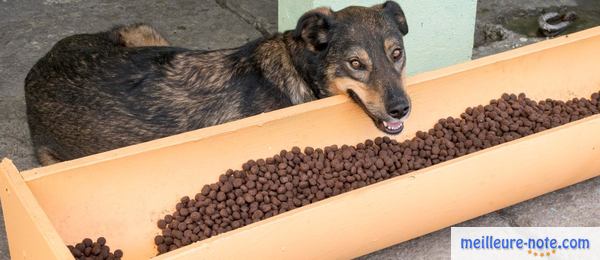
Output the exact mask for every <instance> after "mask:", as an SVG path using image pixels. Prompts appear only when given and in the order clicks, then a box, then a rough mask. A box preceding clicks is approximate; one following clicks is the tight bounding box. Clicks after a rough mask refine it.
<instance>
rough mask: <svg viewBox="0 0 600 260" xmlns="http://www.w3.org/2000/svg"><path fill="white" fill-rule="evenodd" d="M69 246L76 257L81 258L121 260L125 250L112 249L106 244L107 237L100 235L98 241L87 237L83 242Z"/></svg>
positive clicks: (86, 259)
mask: <svg viewBox="0 0 600 260" xmlns="http://www.w3.org/2000/svg"><path fill="white" fill-rule="evenodd" d="M67 247H68V248H69V251H71V254H72V255H73V256H74V257H75V259H80V260H83V259H85V260H88V259H89V260H92V259H109V260H119V259H121V257H123V251H121V250H120V249H117V250H115V251H114V252H111V251H110V248H109V247H108V246H107V245H106V239H105V238H104V237H99V238H98V239H97V240H96V242H94V241H92V239H90V238H85V239H83V240H82V241H81V243H77V244H76V245H75V246H72V245H69V246H67Z"/></svg>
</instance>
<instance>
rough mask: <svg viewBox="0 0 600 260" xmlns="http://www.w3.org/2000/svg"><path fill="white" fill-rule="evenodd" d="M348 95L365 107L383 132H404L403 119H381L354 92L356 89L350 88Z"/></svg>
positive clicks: (395, 133)
mask: <svg viewBox="0 0 600 260" xmlns="http://www.w3.org/2000/svg"><path fill="white" fill-rule="evenodd" d="M348 95H349V96H350V97H351V98H352V99H353V100H354V102H356V103H357V104H358V105H359V106H360V107H361V108H362V109H363V111H365V113H367V115H368V116H369V117H370V118H371V120H373V123H375V126H376V127H377V128H378V129H379V130H381V131H382V132H384V133H386V134H391V135H397V134H399V133H402V130H404V122H402V121H401V120H390V121H384V120H382V119H379V118H378V117H376V116H375V115H373V114H372V113H371V112H370V111H369V110H368V109H367V107H366V106H365V104H364V103H363V102H362V100H361V99H360V98H359V97H358V95H356V93H354V91H352V90H348Z"/></svg>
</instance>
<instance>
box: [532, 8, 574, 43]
mask: <svg viewBox="0 0 600 260" xmlns="http://www.w3.org/2000/svg"><path fill="white" fill-rule="evenodd" d="M576 19H577V14H576V13H575V12H567V13H565V14H564V15H560V14H559V13H557V12H550V13H545V14H542V15H541V16H540V18H538V25H539V27H540V32H541V33H542V35H544V36H546V37H554V36H556V35H559V34H560V33H562V32H564V31H565V30H566V29H567V27H569V25H571V23H573V21H575V20H576Z"/></svg>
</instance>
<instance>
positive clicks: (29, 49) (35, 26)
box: [0, 0, 600, 259]
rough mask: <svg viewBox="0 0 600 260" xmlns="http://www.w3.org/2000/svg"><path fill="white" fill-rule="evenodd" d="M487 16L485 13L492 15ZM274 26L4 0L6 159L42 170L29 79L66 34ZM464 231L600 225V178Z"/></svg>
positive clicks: (145, 4)
mask: <svg viewBox="0 0 600 260" xmlns="http://www.w3.org/2000/svg"><path fill="white" fill-rule="evenodd" d="M539 2H546V3H547V2H550V1H533V0H528V1H506V0H504V1H503V0H488V1H480V5H481V6H483V7H487V8H489V10H495V9H498V8H502V6H507V7H510V8H517V7H519V5H518V4H519V3H525V4H526V5H535V4H538V3H539ZM572 2H573V1H556V3H563V4H564V3H566V4H573V3H572ZM575 2H576V1H575ZM507 3H512V4H507ZM515 3H517V4H515ZM489 10H488V11H487V12H486V15H492V14H493V11H492V14H490V11H489ZM276 21H277V1H276V0H253V1H244V0H173V1H158V0H156V1H145V0H130V1H117V0H104V1H84V0H0V46H1V47H2V48H0V158H3V157H8V158H11V159H12V160H13V161H14V162H15V163H16V165H17V167H18V168H19V169H29V168H32V167H36V166H38V164H37V162H36V160H35V158H34V157H33V152H32V148H31V142H30V140H29V133H28V129H27V123H26V116H25V104H24V100H23V80H24V78H25V76H26V74H27V71H28V70H29V69H30V68H31V66H33V64H34V63H35V62H36V60H37V59H38V58H40V57H41V56H43V55H44V54H45V53H46V52H47V51H48V50H49V49H50V48H51V47H52V45H53V44H54V43H55V42H56V41H58V40H59V39H61V38H63V37H65V36H68V35H71V34H74V33H86V32H95V31H100V30H105V29H107V28H110V27H111V26H112V25H114V24H118V23H131V22H147V23H150V24H153V25H154V26H156V27H157V28H158V29H159V30H160V31H161V32H162V33H163V34H165V35H166V36H167V37H168V38H169V39H170V40H171V42H172V43H174V44H175V45H178V46H182V47H188V48H197V49H218V48H227V47H235V46H239V45H242V44H244V43H246V42H248V41H249V40H252V39H255V38H257V37H260V36H261V35H263V34H265V33H269V32H274V31H275V30H276V28H277V25H276ZM518 38H521V37H518ZM518 38H517V39H518ZM484 47H485V46H484ZM487 47H488V49H486V52H481V54H479V55H478V56H477V57H479V56H484V55H488V54H491V53H494V52H498V51H502V50H506V49H508V48H510V47H511V46H509V47H506V46H502V47H493V46H492V47H489V46H487ZM0 223H1V224H0V259H9V256H8V247H7V241H6V235H5V234H4V223H3V222H0ZM460 225H461V226H599V225H600V178H595V179H592V180H589V181H586V182H583V183H580V184H577V185H574V186H571V187H568V188H565V189H562V190H560V191H557V192H553V193H550V194H547V195H544V196H541V197H538V198H536V199H532V200H530V201H527V202H524V203H520V204H518V205H515V206H513V207H509V208H507V209H503V210H500V211H497V212H494V213H490V214H488V215H485V216H482V217H479V218H476V219H474V220H471V221H467V222H464V223H462V224H460ZM449 257H450V231H449V229H448V228H446V229H443V230H440V231H437V232H434V233H432V234H429V235H426V236H423V237H420V238H417V239H413V240H411V241H408V242H405V243H402V244H399V245H396V246H392V247H390V248H386V249H383V250H381V251H378V252H374V253H372V254H369V255H367V256H364V257H362V258H363V259H449Z"/></svg>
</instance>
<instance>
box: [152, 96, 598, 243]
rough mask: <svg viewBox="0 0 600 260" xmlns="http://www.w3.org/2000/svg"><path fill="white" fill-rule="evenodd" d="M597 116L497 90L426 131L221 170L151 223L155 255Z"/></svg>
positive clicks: (594, 104) (578, 103) (577, 103)
mask: <svg viewBox="0 0 600 260" xmlns="http://www.w3.org/2000/svg"><path fill="white" fill-rule="evenodd" d="M598 113H600V95H599V93H595V94H593V95H592V98H591V99H584V98H579V99H573V100H570V101H567V102H563V101H556V100H551V99H547V100H544V101H540V102H535V101H532V100H530V99H529V98H526V97H525V95H524V94H520V95H518V96H517V95H514V94H513V95H508V94H504V95H502V97H501V98H500V99H498V100H492V101H491V102H490V104H489V105H486V106H477V107H472V108H467V109H466V110H465V112H464V113H462V114H461V116H460V118H452V117H449V118H445V119H440V120H439V122H438V123H436V124H435V125H434V127H433V128H432V129H430V130H428V131H427V132H421V131H419V132H417V134H416V137H414V138H412V139H410V140H406V141H403V142H400V143H399V142H397V141H395V140H392V139H390V138H389V137H383V138H381V137H378V138H375V139H374V140H366V141H365V142H363V143H359V144H357V145H356V146H348V145H342V146H341V147H338V146H336V145H333V146H329V147H325V148H324V149H320V148H318V149H313V148H311V147H306V148H305V149H304V151H303V152H302V151H301V149H300V148H298V147H294V148H292V149H291V150H290V151H286V150H283V151H281V152H280V153H279V154H277V155H275V156H273V157H270V158H266V159H259V160H250V161H248V162H247V163H245V164H243V165H242V169H241V170H231V169H230V170H228V171H227V172H226V173H225V174H223V175H221V176H220V177H219V181H218V182H216V183H214V184H210V185H205V186H204V187H203V188H202V190H201V191H200V193H198V194H196V195H195V197H194V198H189V197H187V196H186V197H183V198H182V199H181V200H180V202H179V203H177V205H176V206H175V208H176V211H175V212H174V213H173V214H171V215H167V216H165V217H164V219H161V220H159V221H158V223H157V225H158V227H159V228H160V229H161V230H162V234H161V235H157V236H156V237H155V238H154V243H155V244H156V245H157V247H158V252H159V254H162V253H165V252H168V251H171V250H175V249H177V248H179V247H182V246H186V245H189V244H191V243H193V242H196V241H200V240H203V239H206V238H209V237H212V236H215V235H218V234H221V233H224V232H227V231H230V230H233V229H236V228H239V227H242V226H245V225H249V224H252V223H254V222H257V221H260V220H262V219H265V218H269V217H271V216H275V215H277V214H280V213H283V212H286V211H288V210H292V209H294V208H298V207H301V206H305V205H308V204H310V203H313V202H317V201H320V200H323V199H325V198H328V197H331V196H335V195H338V194H341V193H344V192H347V191H351V190H353V189H358V188H361V187H364V186H366V185H369V184H373V183H376V182H379V181H383V180H386V179H389V178H392V177H394V176H398V175H402V174H406V173H408V172H411V171H416V170H419V169H423V168H425V167H429V166H431V165H434V164H438V163H441V162H444V161H447V160H451V159H454V158H457V157H460V156H463V155H466V154H470V153H474V152H477V151H479V150H482V149H486V148H489V147H492V146H495V145H499V144H502V143H505V142H509V141H512V140H515V139H517V138H521V137H524V136H527V135H531V134H534V133H538V132H541V131H544V130H546V129H550V128H553V127H557V126H560V125H563V124H566V123H569V122H573V121H575V120H579V119H582V118H584V117H587V116H591V115H594V114H598Z"/></svg>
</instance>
